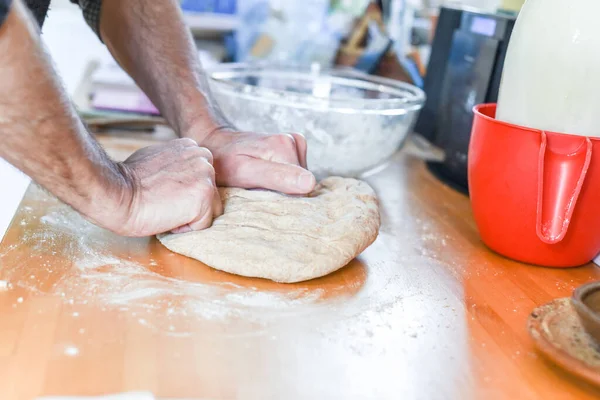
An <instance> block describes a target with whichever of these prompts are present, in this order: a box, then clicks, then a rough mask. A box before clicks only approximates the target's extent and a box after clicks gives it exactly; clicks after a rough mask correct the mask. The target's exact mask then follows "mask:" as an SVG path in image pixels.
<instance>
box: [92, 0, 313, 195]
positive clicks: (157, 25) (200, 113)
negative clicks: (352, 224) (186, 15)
mask: <svg viewBox="0 0 600 400" xmlns="http://www.w3.org/2000/svg"><path fill="white" fill-rule="evenodd" d="M100 31H101V34H102V39H103V40H104V43H106V45H107V46H108V49H109V50H110V52H111V53H112V54H113V56H114V57H115V58H116V59H117V61H118V62H119V64H120V65H121V66H122V67H123V68H124V69H125V70H126V71H127V72H128V73H129V74H130V75H131V76H132V77H133V78H134V79H135V81H136V82H137V84H138V86H139V87H140V88H142V89H143V90H144V92H145V93H146V94H147V95H148V96H149V97H150V99H151V100H152V102H153V103H154V104H155V105H156V106H157V107H158V108H159V109H160V111H161V114H162V115H163V116H164V117H165V118H166V119H167V121H169V124H170V125H171V126H172V127H173V129H175V131H176V132H178V133H179V134H180V135H182V136H185V137H190V138H192V139H194V140H196V141H197V142H198V143H200V144H201V145H202V146H205V147H207V148H208V149H209V150H211V151H212V153H213V156H214V159H215V162H214V166H215V170H216V173H217V183H218V184H219V185H223V186H236V187H243V188H265V189H272V190H277V191H281V192H285V193H288V194H304V193H308V192H310V191H311V190H312V189H313V188H314V186H315V178H314V176H313V175H312V174H311V173H310V172H308V171H306V170H305V169H304V168H305V167H306V141H305V140H304V138H303V137H302V136H301V135H271V136H267V135H260V134H256V133H248V132H234V131H232V130H226V129H217V128H219V127H222V126H229V123H228V121H226V118H225V117H224V116H223V115H222V113H221V110H219V108H218V107H217V105H216V104H215V102H214V101H212V99H211V96H210V90H209V85H208V80H207V77H206V73H205V72H204V71H203V70H202V66H201V65H200V62H199V59H198V52H197V50H196V48H195V46H194V41H193V39H192V37H191V35H190V33H189V29H187V27H186V26H185V23H184V21H183V18H182V14H181V9H180V6H179V2H178V1H176V0H153V1H151V2H150V1H145V0H130V1H122V0H103V2H102V18H101V20H100ZM211 132H212V133H211ZM207 135H208V136H207ZM303 167H304V168H303Z"/></svg>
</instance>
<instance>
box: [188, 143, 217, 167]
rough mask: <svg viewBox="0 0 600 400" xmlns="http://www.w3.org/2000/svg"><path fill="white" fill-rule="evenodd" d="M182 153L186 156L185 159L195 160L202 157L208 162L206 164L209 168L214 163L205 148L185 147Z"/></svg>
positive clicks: (211, 155) (210, 154) (209, 152)
mask: <svg viewBox="0 0 600 400" xmlns="http://www.w3.org/2000/svg"><path fill="white" fill-rule="evenodd" d="M184 151H185V152H186V154H187V156H185V159H193V158H196V157H202V158H204V159H205V160H206V161H208V163H209V164H210V165H211V166H212V165H213V162H214V158H213V154H212V152H211V151H210V150H209V149H207V148H206V147H198V146H196V147H186V148H185V149H184Z"/></svg>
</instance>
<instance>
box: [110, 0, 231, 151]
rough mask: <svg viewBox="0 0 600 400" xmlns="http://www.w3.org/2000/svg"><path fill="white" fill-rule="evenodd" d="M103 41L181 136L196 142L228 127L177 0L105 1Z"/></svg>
mask: <svg viewBox="0 0 600 400" xmlns="http://www.w3.org/2000/svg"><path fill="white" fill-rule="evenodd" d="M100 32H101V35H102V39H103V41H104V42H105V43H106V45H107V46H108V48H109V50H110V51H111V53H112V54H113V56H114V57H115V59H116V60H117V61H118V62H119V64H121V66H122V67H123V68H124V69H125V70H126V71H127V72H128V73H129V74H130V75H131V76H132V77H133V78H134V79H135V81H136V82H137V84H138V85H139V86H140V87H141V88H142V90H144V92H145V93H146V94H147V95H148V96H149V97H150V99H151V100H152V102H153V103H154V104H155V105H156V106H157V107H158V108H159V110H160V111H161V113H162V114H163V115H164V117H165V118H166V119H167V121H169V123H170V124H171V126H172V127H173V128H174V129H175V130H176V131H177V132H178V133H179V134H185V133H186V132H189V131H191V130H192V127H194V131H195V132H196V135H197V136H196V137H194V139H196V140H198V141H199V142H202V138H203V136H206V135H208V134H210V133H211V132H213V131H215V130H216V129H217V128H219V127H222V126H224V125H228V123H227V121H226V120H225V118H224V117H223V116H222V114H221V112H220V111H219V109H218V108H217V107H216V105H214V104H211V102H210V99H209V96H210V92H209V90H208V83H207V80H206V76H205V74H204V72H203V70H202V67H201V65H200V61H199V58H198V53H197V50H196V48H195V46H194V43H193V41H192V37H191V35H190V33H189V31H188V30H187V28H186V27H185V24H184V22H183V18H182V15H181V10H180V8H179V5H178V2H177V1H176V0H154V1H151V2H150V1H147V0H128V1H122V0H103V3H102V15H101V19H100Z"/></svg>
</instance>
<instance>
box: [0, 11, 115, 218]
mask: <svg viewBox="0 0 600 400" xmlns="http://www.w3.org/2000/svg"><path fill="white" fill-rule="evenodd" d="M0 76H2V77H3V78H2V79H0V138H1V141H0V157H2V158H4V159H6V160H7V161H8V162H10V163H11V164H13V165H14V166H16V167H17V168H19V169H20V170H22V171H23V172H25V173H26V174H28V175H29V176H30V177H31V178H32V179H34V180H35V181H36V182H37V183H39V184H40V185H42V186H43V187H45V188H46V189H47V190H49V191H50V192H52V193H53V194H55V195H56V196H57V197H59V198H60V199H61V200H63V201H64V202H66V203H68V204H70V205H71V206H73V207H74V208H75V209H77V210H79V211H81V212H83V213H84V214H86V215H87V216H88V217H89V218H91V219H94V217H95V218H101V215H100V214H101V210H103V209H105V208H106V207H107V205H108V204H107V203H108V202H107V200H106V197H107V196H111V197H112V196H117V197H118V196H119V192H120V190H121V187H122V185H124V184H125V182H123V178H122V175H121V174H120V172H119V170H118V167H117V165H116V164H115V163H113V162H112V161H111V160H110V159H109V158H108V156H107V155H106V154H105V153H104V151H103V150H102V149H101V147H100V146H99V145H98V144H97V143H96V142H95V140H94V139H93V138H92V137H91V136H90V135H89V134H88V133H87V132H86V130H85V128H84V127H83V125H82V124H81V122H80V120H79V119H78V117H77V115H76V113H75V112H74V110H73V108H72V106H71V104H70V102H69V100H68V98H67V97H66V96H65V94H64V93H63V91H62V88H61V85H60V82H59V81H58V79H57V77H56V75H55V74H54V73H53V72H52V67H51V64H50V62H49V61H48V58H47V56H46V54H45V53H44V50H43V48H42V44H41V41H40V38H39V35H38V33H37V31H36V28H35V25H34V23H33V22H32V21H31V18H30V16H29V14H28V12H27V11H26V9H25V7H24V6H23V5H22V4H21V1H20V0H18V1H14V3H13V6H12V9H11V11H10V13H9V15H8V17H7V19H6V21H5V22H4V24H3V25H2V26H1V27H0ZM92 210H96V211H95V215H94V216H92V215H91V214H92V212H91V211H92ZM99 211H100V212H99ZM106 212H107V213H109V212H111V210H106ZM94 222H96V221H94Z"/></svg>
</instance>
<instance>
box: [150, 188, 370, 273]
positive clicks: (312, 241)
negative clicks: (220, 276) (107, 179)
mask: <svg viewBox="0 0 600 400" xmlns="http://www.w3.org/2000/svg"><path fill="white" fill-rule="evenodd" d="M219 190H220V194H221V199H222V200H223V204H224V213H223V215H222V216H220V217H219V218H217V219H215V221H214V222H213V225H212V227H210V228H208V229H205V230H203V231H197V232H188V233H183V234H162V235H158V239H159V240H160V242H161V243H162V244H163V245H165V246H166V247H167V248H168V249H170V250H171V251H174V252H176V253H180V254H183V255H185V256H188V257H191V258H194V259H196V260H199V261H202V262H203V263H205V264H206V265H208V266H210V267H213V268H216V269H219V270H222V271H226V272H230V273H232V274H237V275H243V276H249V277H258V278H266V279H271V280H273V281H276V282H285V283H293V282H300V281H305V280H309V279H314V278H318V277H321V276H324V275H327V274H330V273H332V272H334V271H336V270H338V269H340V268H342V267H343V266H345V265H346V264H348V263H349V262H350V261H351V260H352V259H354V258H355V257H356V256H357V255H359V254H360V253H362V252H363V251H364V250H365V249H366V248H367V247H368V246H370V245H371V243H373V241H374V240H375V239H376V237H377V234H378V232H379V226H380V217H379V208H378V202H377V197H376V195H375V193H374V192H373V189H371V187H370V186H369V185H367V184H366V183H365V182H362V181H358V180H355V179H345V178H338V177H332V178H327V179H325V180H323V181H322V182H321V183H320V184H319V185H318V186H317V187H316V189H315V190H314V191H313V192H312V193H311V194H310V195H309V196H308V197H298V196H287V195H283V194H280V193H275V192H270V191H263V190H244V189H233V188H223V189H219Z"/></svg>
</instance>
